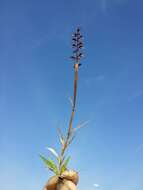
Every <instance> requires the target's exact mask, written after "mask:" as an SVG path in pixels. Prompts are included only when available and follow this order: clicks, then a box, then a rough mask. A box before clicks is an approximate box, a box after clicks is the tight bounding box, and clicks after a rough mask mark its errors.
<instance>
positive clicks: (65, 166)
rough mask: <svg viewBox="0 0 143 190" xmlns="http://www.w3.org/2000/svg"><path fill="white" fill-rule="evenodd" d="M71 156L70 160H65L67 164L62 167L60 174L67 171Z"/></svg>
mask: <svg viewBox="0 0 143 190" xmlns="http://www.w3.org/2000/svg"><path fill="white" fill-rule="evenodd" d="M70 158H71V157H70V156H68V158H67V159H66V160H65V162H64V163H63V165H62V167H61V171H60V173H61V174H62V173H63V172H64V171H65V170H66V169H67V165H68V163H69V161H70Z"/></svg>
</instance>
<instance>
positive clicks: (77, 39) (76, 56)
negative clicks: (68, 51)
mask: <svg viewBox="0 0 143 190" xmlns="http://www.w3.org/2000/svg"><path fill="white" fill-rule="evenodd" d="M72 36H73V38H72V41H73V44H72V48H73V49H74V51H73V56H71V58H72V59H73V60H74V61H75V62H78V64H79V62H80V59H81V58H82V57H83V53H82V52H81V49H82V48H83V41H82V40H83V36H82V35H81V32H80V28H79V27H78V28H77V30H76V32H75V33H73V35H72Z"/></svg>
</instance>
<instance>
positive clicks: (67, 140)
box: [59, 63, 79, 169]
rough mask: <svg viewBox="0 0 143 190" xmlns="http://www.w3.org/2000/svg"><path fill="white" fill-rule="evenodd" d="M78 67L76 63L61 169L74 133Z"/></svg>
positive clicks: (61, 156) (61, 155)
mask: <svg viewBox="0 0 143 190" xmlns="http://www.w3.org/2000/svg"><path fill="white" fill-rule="evenodd" d="M78 69H79V63H75V64H74V94H73V105H72V112H71V117H70V120H69V128H68V132H67V136H66V139H65V143H64V146H63V147H62V150H61V154H60V158H61V162H60V164H59V169H60V168H61V165H62V160H63V156H64V153H65V150H66V148H67V146H68V143H69V140H70V135H71V133H72V124H73V120H74V116H75V106H76V96H77V81H78Z"/></svg>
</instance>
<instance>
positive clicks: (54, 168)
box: [40, 155, 59, 175]
mask: <svg viewBox="0 0 143 190" xmlns="http://www.w3.org/2000/svg"><path fill="white" fill-rule="evenodd" d="M40 158H41V159H42V160H43V162H44V163H45V164H46V166H47V167H48V168H49V169H50V170H52V171H53V172H54V173H55V174H56V175H58V173H59V171H58V168H57V166H56V164H55V163H54V161H53V160H51V159H46V158H45V157H44V156H42V155H40Z"/></svg>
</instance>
